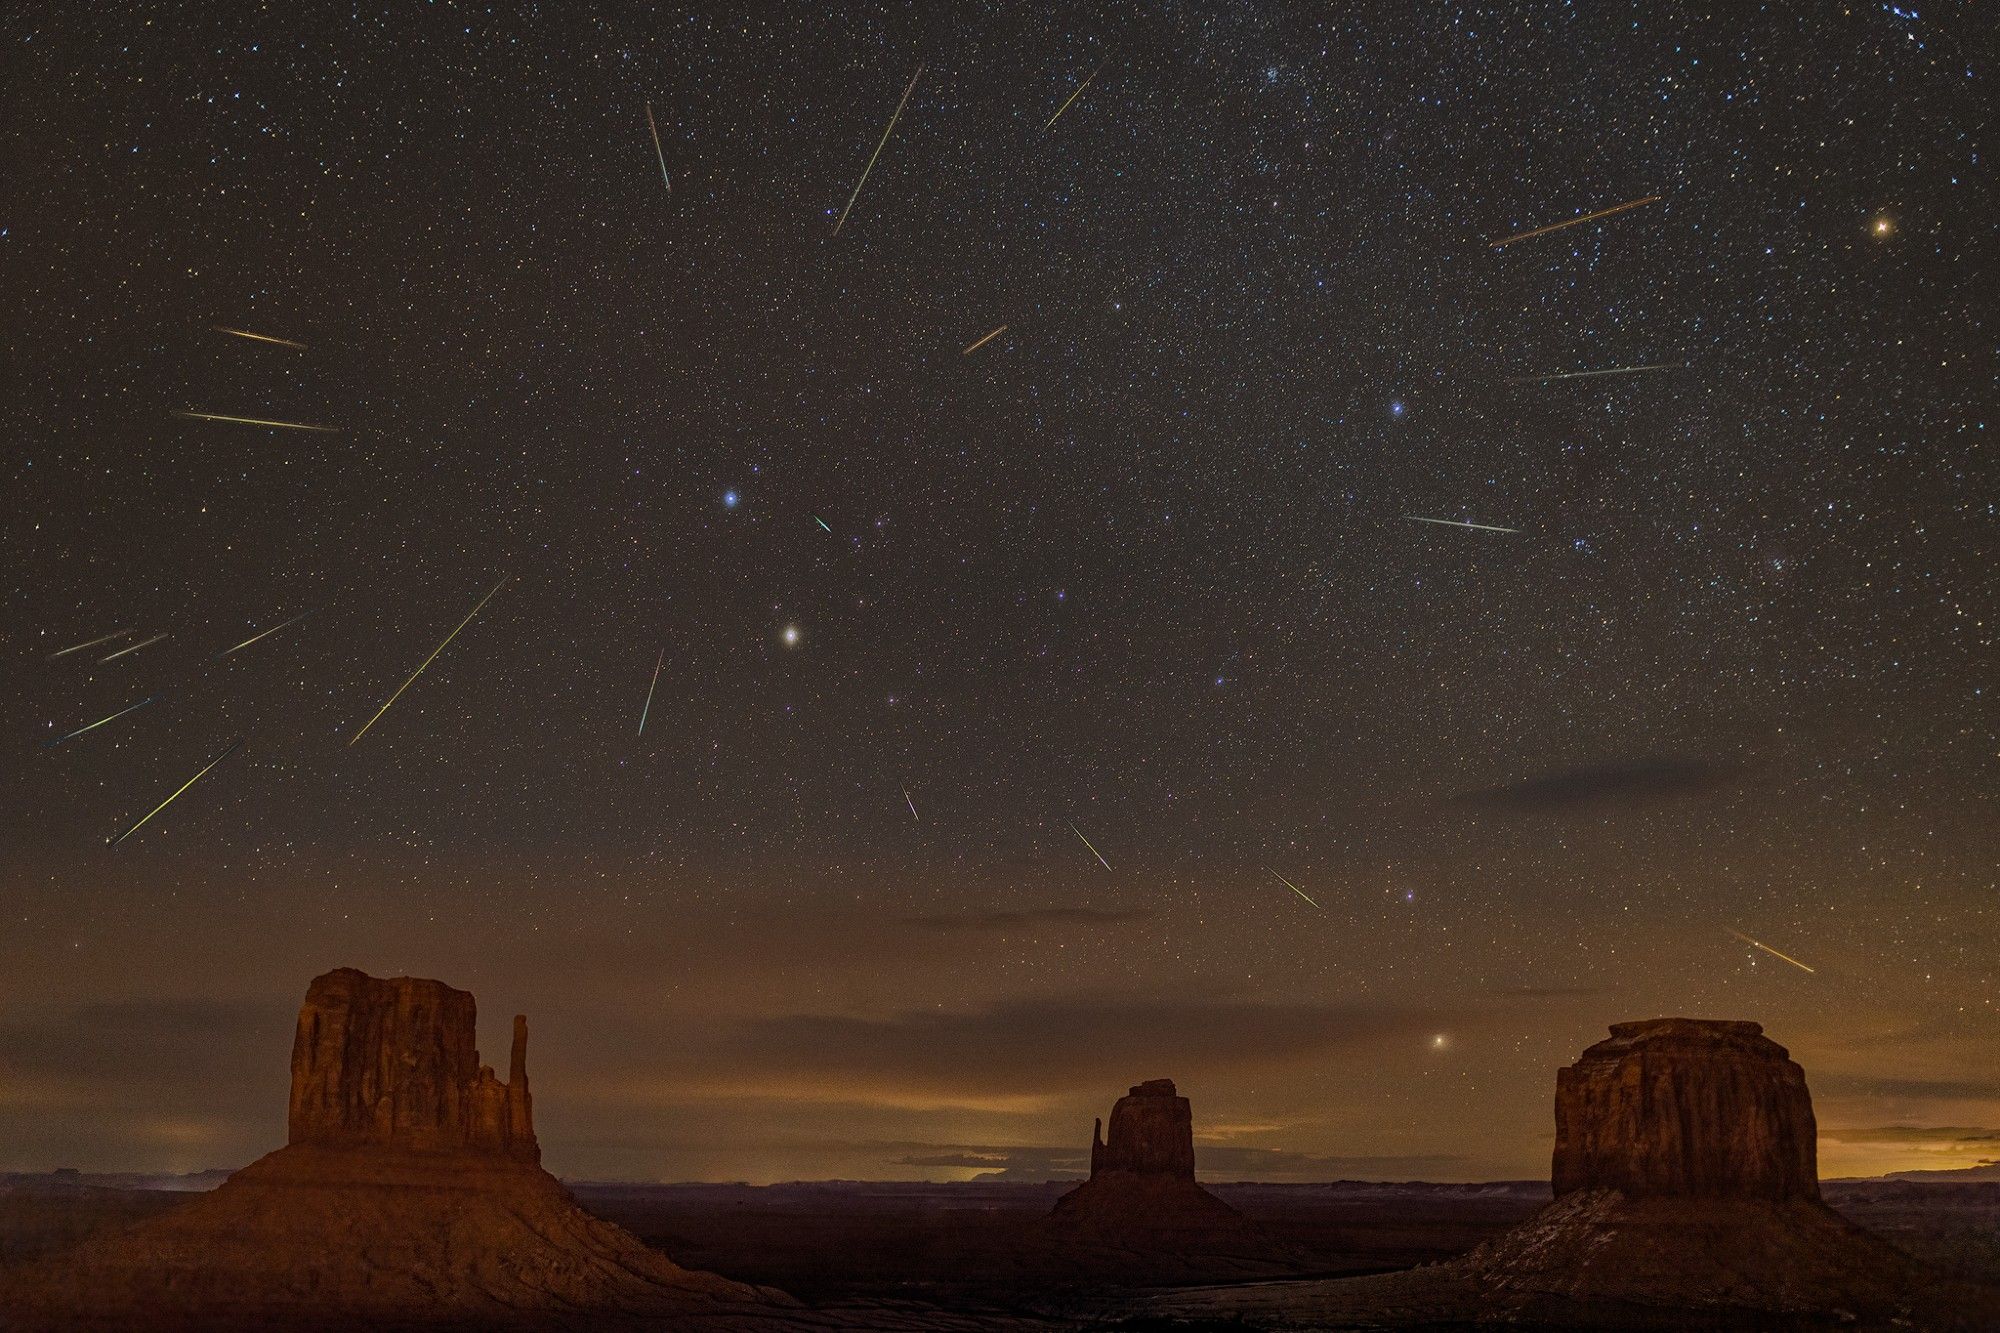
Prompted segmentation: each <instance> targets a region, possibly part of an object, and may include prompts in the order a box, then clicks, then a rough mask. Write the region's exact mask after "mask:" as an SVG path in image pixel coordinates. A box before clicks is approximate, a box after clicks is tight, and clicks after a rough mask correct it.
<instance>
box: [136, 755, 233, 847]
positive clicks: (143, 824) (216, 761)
mask: <svg viewBox="0 0 2000 1333" xmlns="http://www.w3.org/2000/svg"><path fill="white" fill-rule="evenodd" d="M242 745H243V738H242V737H241V736H238V737H237V738H236V739H235V740H233V741H231V742H230V743H229V748H228V749H226V750H224V751H223V752H222V753H221V754H219V755H217V756H215V758H213V759H211V760H209V761H208V766H207V767H206V768H203V769H202V770H201V772H199V773H197V774H195V775H194V776H193V777H191V778H189V779H188V780H187V781H186V782H183V783H182V784H181V785H180V786H178V787H176V788H174V794H173V795H172V796H169V797H168V798H167V799H166V800H164V801H161V802H160V803H159V804H158V805H156V806H154V807H153V808H152V809H151V810H148V811H147V812H146V813H145V814H144V815H143V816H142V817H141V818H140V820H139V822H138V823H136V824H134V825H133V826H132V827H131V828H128V829H126V830H125V831H124V832H123V833H121V834H119V835H118V836H117V837H115V838H109V839H106V841H107V842H108V843H109V844H110V845H111V846H113V847H116V846H117V845H118V844H119V843H121V842H123V841H125V839H127V838H129V837H131V836H132V835H133V834H134V833H137V832H138V831H139V830H140V829H142V828H144V827H146V823H147V821H148V820H150V819H152V817H153V816H154V815H157V814H159V813H160V811H162V810H164V809H166V808H167V807H168V806H170V805H172V804H173V803H174V801H175V800H176V799H177V798H179V796H180V794H181V793H182V792H184V791H186V790H187V789H188V788H189V787H192V786H194V784H195V783H197V782H200V781H201V780H202V779H203V778H205V777H207V776H208V770H209V769H210V768H214V767H215V766H216V765H217V764H219V763H221V762H222V761H223V760H225V759H227V758H229V756H230V755H232V754H235V753H236V751H237V750H238V749H240V748H242Z"/></svg>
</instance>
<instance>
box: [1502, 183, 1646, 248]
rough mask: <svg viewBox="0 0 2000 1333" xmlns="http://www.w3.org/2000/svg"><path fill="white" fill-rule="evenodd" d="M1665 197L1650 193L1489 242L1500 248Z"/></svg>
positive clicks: (1640, 206)
mask: <svg viewBox="0 0 2000 1333" xmlns="http://www.w3.org/2000/svg"><path fill="white" fill-rule="evenodd" d="M1664 198H1666V196H1665V195H1662V194H1649V195H1647V196H1646V197H1645V198H1644V199H1634V200H1632V201H1631V202H1630V203H1626V204H1614V205H1612V206H1611V207H1610V208H1600V209H1598V210H1597V211H1596V212H1595V213H1585V214H1584V215H1583V216H1582V217H1580V218H1571V219H1570V220H1569V221H1567V222H1551V223H1550V224H1549V225H1548V226H1546V227H1537V228H1535V229H1534V230H1533V231H1524V232H1521V233H1520V234H1518V235H1515V236H1503V237H1501V238H1500V239H1499V240H1497V241H1488V242H1487V244H1488V245H1489V246H1491V247H1492V248H1493V249H1495V250H1498V249H1499V248H1500V247H1501V246H1503V245H1512V244H1513V243H1514V242H1516V241H1525V240H1527V239H1528V238H1529V237H1531V236H1544V235H1547V234H1548V233H1549V232H1552V231H1561V230H1562V229H1563V228H1564V227H1577V226H1581V225H1583V224H1584V223H1586V222H1595V221H1597V219H1599V218H1608V217H1610V216H1611V215H1612V214H1613V213H1623V212H1624V211H1625V210H1626V209H1628V208H1643V207H1644V206H1645V205H1647V204H1657V203H1659V202H1660V200H1662V199H1664Z"/></svg>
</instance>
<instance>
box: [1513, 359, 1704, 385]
mask: <svg viewBox="0 0 2000 1333" xmlns="http://www.w3.org/2000/svg"><path fill="white" fill-rule="evenodd" d="M1679 369H1681V367H1679V366H1677V365H1674V364H1673V363H1672V362H1670V361H1656V362H1654V363H1652V364H1651V365H1645V366H1612V367H1610V368H1608V369H1605V370H1572V371H1570V372H1568V373H1567V374H1563V375H1516V376H1514V377H1513V378H1512V379H1510V380H1508V381H1507V382H1508V383H1509V384H1547V383H1549V382H1550V381H1551V380H1585V379H1590V378H1591V377H1593V376H1596V375H1642V374H1644V373H1645V372H1647V371H1649V370H1679Z"/></svg>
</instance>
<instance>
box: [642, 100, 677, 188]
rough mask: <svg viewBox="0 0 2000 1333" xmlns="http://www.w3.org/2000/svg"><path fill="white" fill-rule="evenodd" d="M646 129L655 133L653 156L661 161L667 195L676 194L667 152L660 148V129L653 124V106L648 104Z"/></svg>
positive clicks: (662, 177) (661, 173)
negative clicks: (668, 172) (669, 170)
mask: <svg viewBox="0 0 2000 1333" xmlns="http://www.w3.org/2000/svg"><path fill="white" fill-rule="evenodd" d="M646 128H647V129H649V130H651V131H652V132H653V156H655V157H657V158H659V159H660V179H661V180H662V181H664V182H665V183H666V187H667V193H668V194H672V193H673V192H674V182H673V180H672V179H671V178H670V177H669V176H668V175H667V154H666V150H665V149H663V148H661V147H660V127H659V126H658V125H655V124H654V123H653V104H652V103H651V102H648V103H646Z"/></svg>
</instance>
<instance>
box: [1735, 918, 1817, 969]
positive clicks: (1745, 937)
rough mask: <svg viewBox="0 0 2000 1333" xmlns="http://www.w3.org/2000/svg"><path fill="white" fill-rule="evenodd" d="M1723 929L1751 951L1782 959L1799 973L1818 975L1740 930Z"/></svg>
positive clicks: (1794, 959) (1790, 957) (1796, 960)
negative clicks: (1760, 951)
mask: <svg viewBox="0 0 2000 1333" xmlns="http://www.w3.org/2000/svg"><path fill="white" fill-rule="evenodd" d="M1723 929H1724V930H1727V931H1728V932H1729V933H1730V934H1732V935H1734V936H1735V937H1736V938H1737V939H1739V940H1742V941H1743V942H1744V943H1745V944H1747V945H1749V946H1750V947H1751V948H1753V949H1762V950H1763V951H1764V952H1765V953H1767V954H1770V955H1771V957H1773V958H1782V959H1784V960H1785V961H1786V962H1788V963H1790V964H1791V965H1792V966H1793V967H1796V968H1798V969H1799V970H1800V971H1801V972H1812V973H1814V975H1817V974H1818V973H1817V970H1816V969H1814V968H1810V967H1807V966H1806V965H1805V964H1804V963H1801V962H1800V961H1799V960H1798V959H1796V958H1794V957H1792V956H1791V955H1790V954H1788V953H1779V952H1778V951H1777V950H1776V949H1773V948H1772V947H1771V946H1770V945H1768V944H1765V943H1763V942H1762V941H1760V940H1753V939H1751V938H1750V937H1749V936H1748V935H1745V934H1744V933H1743V932H1742V931H1740V930H1736V929H1734V928H1733V927H1730V926H1724V927H1723Z"/></svg>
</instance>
